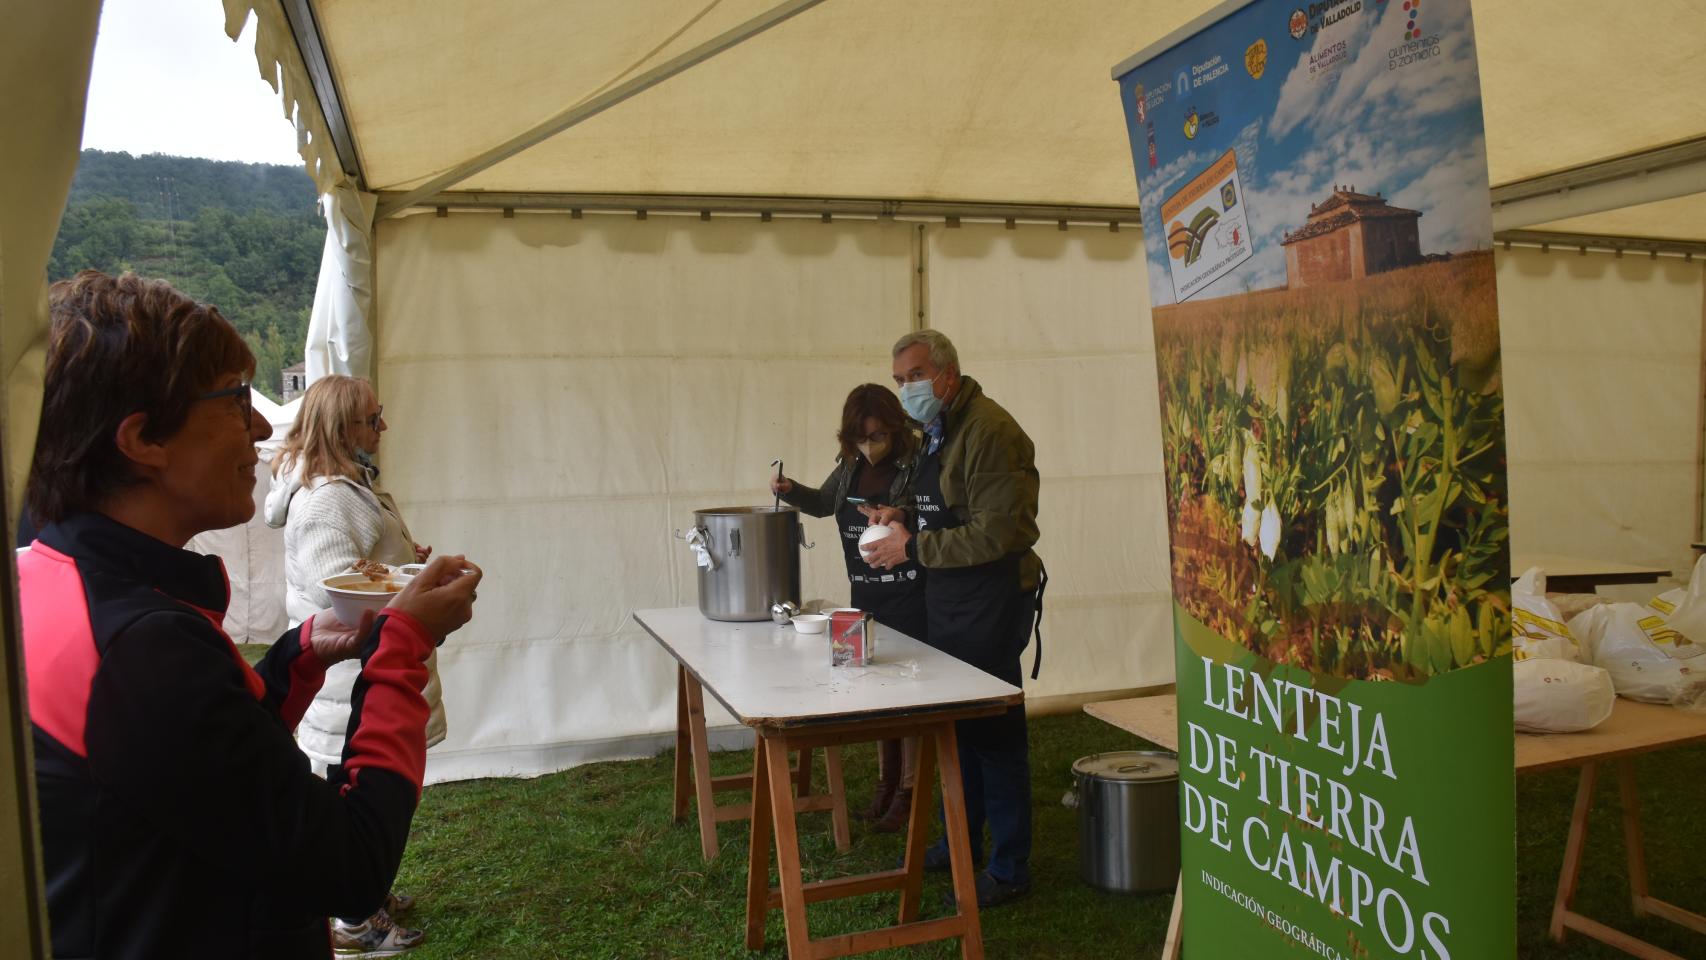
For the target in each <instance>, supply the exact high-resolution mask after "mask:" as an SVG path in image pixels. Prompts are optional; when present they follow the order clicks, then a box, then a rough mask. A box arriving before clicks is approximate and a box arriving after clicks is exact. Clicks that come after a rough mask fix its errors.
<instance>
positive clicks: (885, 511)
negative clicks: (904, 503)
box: [859, 503, 906, 527]
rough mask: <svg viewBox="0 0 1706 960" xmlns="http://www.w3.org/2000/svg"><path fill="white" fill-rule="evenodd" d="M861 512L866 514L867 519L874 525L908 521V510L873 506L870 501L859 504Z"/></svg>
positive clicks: (890, 524) (882, 525)
mask: <svg viewBox="0 0 1706 960" xmlns="http://www.w3.org/2000/svg"><path fill="white" fill-rule="evenodd" d="M859 512H860V513H862V514H864V515H865V521H866V522H867V523H869V524H871V525H872V526H874V527H884V526H892V525H893V524H896V523H905V522H906V511H905V510H902V509H901V508H899V507H881V506H872V505H871V504H868V503H861V504H859Z"/></svg>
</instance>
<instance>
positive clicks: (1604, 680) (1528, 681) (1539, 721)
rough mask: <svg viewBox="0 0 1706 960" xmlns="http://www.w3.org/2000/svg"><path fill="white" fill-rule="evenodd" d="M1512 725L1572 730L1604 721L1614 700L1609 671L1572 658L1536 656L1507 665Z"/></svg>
mask: <svg viewBox="0 0 1706 960" xmlns="http://www.w3.org/2000/svg"><path fill="white" fill-rule="evenodd" d="M1511 675H1512V679H1513V680H1514V681H1515V683H1516V728H1517V730H1519V731H1521V732H1523V733H1574V732H1576V731H1578V730H1586V729H1588V728H1590V727H1595V726H1598V725H1599V724H1601V723H1604V722H1605V718H1606V717H1609V716H1611V706H1612V703H1613V702H1615V701H1616V700H1617V691H1616V690H1615V689H1614V688H1613V684H1612V680H1611V674H1609V673H1607V672H1606V671H1604V670H1602V669H1600V668H1599V667H1591V666H1588V665H1587V664H1585V663H1576V662H1575V661H1573V660H1560V659H1557V658H1555V657H1537V658H1534V659H1529V660H1522V661H1520V662H1518V663H1516V664H1513V665H1512V667H1511Z"/></svg>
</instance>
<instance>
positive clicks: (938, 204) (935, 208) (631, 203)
mask: <svg viewBox="0 0 1706 960" xmlns="http://www.w3.org/2000/svg"><path fill="white" fill-rule="evenodd" d="M401 196H402V195H401V194H395V193H385V192H381V193H380V194H379V202H380V206H381V207H382V208H383V207H384V206H385V204H386V202H387V201H391V202H395V201H396V200H397V198H400V197H401ZM413 206H416V207H421V208H438V207H443V208H445V209H446V210H492V211H498V210H505V209H508V210H571V211H574V210H579V211H587V210H602V211H616V212H622V213H631V212H633V211H635V210H647V211H649V212H651V213H681V214H691V215H693V216H701V215H703V214H706V213H711V214H719V213H720V214H745V215H753V214H757V215H759V216H760V217H763V216H765V215H769V216H788V215H792V216H800V217H815V218H818V219H822V217H823V215H824V214H826V213H827V214H829V215H831V216H832V217H834V218H841V217H856V218H865V219H893V218H896V217H902V218H904V217H919V218H923V219H930V220H945V219H947V218H949V217H959V218H960V219H962V220H988V221H992V222H996V223H1002V222H1005V221H1009V220H1011V221H1015V222H1016V221H1020V220H1025V221H1033V222H1037V223H1050V224H1055V223H1058V222H1059V221H1061V220H1066V221H1068V222H1070V223H1085V224H1094V225H1096V226H1098V227H1105V226H1106V225H1107V224H1109V223H1121V224H1130V225H1133V226H1136V225H1138V224H1140V223H1141V222H1142V218H1141V215H1140V211H1139V209H1138V208H1137V207H1136V206H1135V205H1133V206H1129V207H1120V206H1090V205H1081V204H1050V203H996V202H988V201H980V200H895V199H882V198H859V197H763V196H743V195H732V194H724V195H711V194H667V193H662V194H660V193H507V192H502V193H500V192H496V191H484V190H466V191H460V190H452V191H446V192H444V193H440V194H437V195H435V196H432V197H425V198H422V199H420V200H418V201H416V202H415V203H414V204H413Z"/></svg>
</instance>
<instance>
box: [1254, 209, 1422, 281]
mask: <svg viewBox="0 0 1706 960" xmlns="http://www.w3.org/2000/svg"><path fill="white" fill-rule="evenodd" d="M1421 216H1422V214H1421V211H1419V210H1405V209H1404V208H1402V207H1394V206H1392V205H1391V204H1389V203H1387V202H1386V200H1385V198H1384V197H1382V196H1381V194H1379V193H1376V194H1374V195H1373V196H1369V195H1368V194H1366V193H1357V192H1356V188H1355V187H1334V188H1333V195H1332V196H1330V197H1328V198H1327V200H1326V201H1325V202H1323V203H1318V204H1310V209H1309V219H1308V221H1307V222H1306V223H1304V225H1303V226H1302V227H1301V228H1300V229H1298V230H1295V231H1290V232H1287V233H1286V235H1285V239H1283V240H1281V241H1280V245H1281V246H1283V247H1285V278H1286V285H1287V286H1289V287H1293V288H1296V287H1308V286H1314V285H1315V284H1318V283H1333V282H1335V281H1338V280H1351V279H1355V278H1357V277H1366V276H1368V275H1370V274H1374V273H1383V272H1385V271H1387V270H1396V269H1397V268H1399V267H1408V266H1411V265H1413V264H1417V263H1421V262H1422V246H1421V240H1420V239H1419V236H1418V233H1417V224H1416V221H1418V220H1419V219H1421Z"/></svg>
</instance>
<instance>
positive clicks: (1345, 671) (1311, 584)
mask: <svg viewBox="0 0 1706 960" xmlns="http://www.w3.org/2000/svg"><path fill="white" fill-rule="evenodd" d="M1495 311H1496V300H1495V297H1494V293H1493V265H1492V258H1491V256H1490V255H1489V254H1486V253H1484V252H1483V253H1474V254H1466V255H1460V256H1458V257H1457V258H1455V259H1454V260H1452V261H1449V262H1442V263H1431V264H1426V265H1423V266H1418V267H1413V268H1409V269H1405V270H1398V271H1393V272H1391V273H1387V274H1382V275H1379V276H1376V277H1369V278H1364V279H1362V280H1359V281H1358V282H1357V283H1355V284H1332V285H1327V286H1322V287H1310V288H1304V289H1300V290H1281V291H1271V292H1262V293H1253V294H1245V295H1242V296H1238V297H1228V298H1222V299H1218V300H1210V301H1204V302H1200V303H1187V304H1182V305H1176V306H1167V307H1160V308H1157V309H1156V311H1155V323H1156V335H1157V339H1158V341H1159V345H1160V349H1159V351H1158V359H1159V366H1160V377H1161V394H1162V403H1163V411H1164V416H1163V442H1164V445H1165V447H1164V456H1165V466H1166V472H1167V485H1168V491H1169V502H1168V509H1169V512H1170V519H1171V520H1172V529H1173V531H1174V543H1173V576H1174V588H1175V595H1176V596H1177V597H1178V598H1179V600H1180V602H1181V603H1182V604H1183V605H1184V606H1185V607H1186V609H1188V610H1190V611H1191V613H1192V614H1193V615H1195V616H1197V617H1198V618H1199V619H1201V620H1202V621H1203V622H1204V623H1205V624H1207V625H1209V626H1210V627H1211V628H1213V629H1215V630H1216V631H1217V632H1219V633H1221V634H1222V635H1223V636H1226V637H1228V638H1229V639H1232V640H1234V641H1236V642H1238V643H1240V644H1241V645H1243V646H1245V647H1247V648H1249V649H1251V650H1254V651H1256V652H1258V653H1260V654H1262V655H1263V656H1265V657H1267V658H1269V659H1271V660H1273V661H1275V662H1278V663H1286V664H1290V665H1293V666H1298V667H1303V668H1306V669H1309V670H1312V671H1316V672H1321V673H1328V674H1333V675H1338V676H1345V677H1354V678H1364V679H1374V678H1379V679H1398V680H1406V679H1414V678H1419V677H1425V676H1430V675H1434V674H1438V673H1442V672H1445V671H1448V670H1452V669H1455V668H1458V667H1463V666H1468V665H1470V664H1474V663H1479V662H1482V661H1484V660H1487V659H1489V658H1492V657H1495V656H1497V655H1498V654H1499V653H1500V652H1501V651H1503V650H1505V649H1507V648H1508V645H1509V637H1510V607H1509V595H1508V584H1507V583H1505V582H1503V580H1502V577H1501V576H1500V574H1501V572H1502V571H1503V570H1505V569H1506V568H1507V562H1506V552H1507V549H1508V539H1507V538H1508V530H1507V526H1508V522H1509V509H1508V504H1507V498H1506V493H1505V486H1504V458H1505V448H1504V434H1503V427H1502V422H1503V421H1502V415H1503V400H1502V398H1501V395H1500V393H1499V391H1498V389H1497V387H1498V382H1497V379H1498V378H1497V369H1498V328H1497V315H1496V312H1495Z"/></svg>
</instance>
